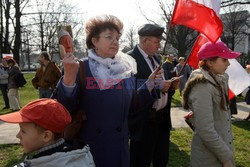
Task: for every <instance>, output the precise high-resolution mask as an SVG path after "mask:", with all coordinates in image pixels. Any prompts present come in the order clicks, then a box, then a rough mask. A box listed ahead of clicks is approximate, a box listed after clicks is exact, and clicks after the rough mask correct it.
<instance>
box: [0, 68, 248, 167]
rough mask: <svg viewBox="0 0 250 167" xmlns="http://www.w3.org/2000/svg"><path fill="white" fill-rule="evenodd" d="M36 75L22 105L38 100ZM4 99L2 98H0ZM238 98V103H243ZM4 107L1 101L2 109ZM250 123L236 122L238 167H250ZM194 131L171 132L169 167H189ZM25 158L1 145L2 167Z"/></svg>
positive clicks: (177, 98)
mask: <svg viewBox="0 0 250 167" xmlns="http://www.w3.org/2000/svg"><path fill="white" fill-rule="evenodd" d="M33 76H34V73H31V74H25V78H26V80H27V84H26V85H25V87H23V88H21V89H20V95H21V105H22V106H24V105H25V104H27V103H28V102H30V101H32V100H34V99H37V98H38V91H37V90H36V89H34V88H33V86H32V85H31V79H32V78H33ZM0 98H2V97H0ZM242 100H243V99H242V98H237V101H242ZM3 106H4V104H3V100H0V108H2V107H3ZM172 106H181V98H180V94H179V90H177V91H176V93H175V95H174V99H173V100H172ZM8 112H10V110H0V114H4V113H8ZM249 131H250V122H249V121H248V122H247V121H245V122H234V123H233V132H234V145H235V159H236V164H237V167H250V142H249V141H250V133H249ZM191 138H192V131H191V130H190V129H188V128H178V129H174V130H173V131H171V143H170V159H169V165H168V167H188V166H189V158H190V144H191ZM22 157H23V153H22V149H21V147H20V146H19V145H15V144H14V145H13V144H10V145H0V167H11V166H13V165H14V164H16V163H18V162H19V161H20V160H21V159H22Z"/></svg>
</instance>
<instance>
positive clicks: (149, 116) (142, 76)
mask: <svg viewBox="0 0 250 167" xmlns="http://www.w3.org/2000/svg"><path fill="white" fill-rule="evenodd" d="M127 54H129V55H131V56H132V57H133V58H134V59H135V60H136V63H137V74H136V75H135V77H136V80H137V83H140V82H142V81H144V82H145V81H146V80H147V79H148V77H149V75H150V74H151V73H152V72H151V69H150V67H149V66H148V64H147V62H146V61H145V59H144V57H143V55H142V54H141V53H140V51H139V49H138V47H137V46H136V47H135V48H134V49H133V50H131V51H129V52H128V53H127ZM155 60H156V61H158V63H159V62H160V56H159V57H155ZM164 75H165V73H164ZM165 77H167V76H166V75H165ZM140 84H142V83H140ZM155 92H156V94H157V95H158V98H159V97H160V90H159V89H153V91H152V93H155ZM171 94H172V93H171ZM169 95H170V94H169ZM168 103H169V102H168ZM152 106H153V105H152ZM152 106H151V107H150V108H148V109H145V110H143V111H141V112H134V111H130V113H129V119H128V125H129V132H130V139H132V140H137V141H138V140H140V139H141V137H142V134H143V133H145V132H146V130H147V126H148V124H149V123H150V122H152V121H155V122H157V123H159V124H161V127H162V128H164V129H166V130H169V128H171V120H170V112H168V111H167V108H169V110H170V106H169V104H167V105H166V106H165V107H164V108H163V109H162V111H161V112H162V117H161V118H160V120H155V119H157V118H156V117H154V114H156V111H155V109H153V108H152Z"/></svg>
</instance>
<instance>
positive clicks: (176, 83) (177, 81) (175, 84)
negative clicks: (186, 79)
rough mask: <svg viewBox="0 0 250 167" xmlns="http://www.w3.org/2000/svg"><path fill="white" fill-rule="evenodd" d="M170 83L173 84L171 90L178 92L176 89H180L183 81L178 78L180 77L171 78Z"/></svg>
mask: <svg viewBox="0 0 250 167" xmlns="http://www.w3.org/2000/svg"><path fill="white" fill-rule="evenodd" d="M170 81H171V82H172V84H171V88H172V89H174V90H176V89H178V88H179V86H180V83H181V79H180V78H178V77H173V78H171V80H170Z"/></svg>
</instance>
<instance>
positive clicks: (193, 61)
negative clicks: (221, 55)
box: [187, 34, 209, 69]
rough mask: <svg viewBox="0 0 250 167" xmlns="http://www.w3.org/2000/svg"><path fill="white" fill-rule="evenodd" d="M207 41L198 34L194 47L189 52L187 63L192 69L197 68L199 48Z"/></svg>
mask: <svg viewBox="0 0 250 167" xmlns="http://www.w3.org/2000/svg"><path fill="white" fill-rule="evenodd" d="M208 41H209V40H208V39H207V38H206V37H205V36H203V35H202V34H200V35H199V36H198V37H197V39H196V41H195V43H194V46H193V48H192V50H191V53H190V56H189V57H188V60H187V63H188V64H189V65H190V66H191V67H193V68H194V69H196V68H198V64H199V58H198V52H199V50H200V48H201V46H202V45H204V44H205V43H207V42H208Z"/></svg>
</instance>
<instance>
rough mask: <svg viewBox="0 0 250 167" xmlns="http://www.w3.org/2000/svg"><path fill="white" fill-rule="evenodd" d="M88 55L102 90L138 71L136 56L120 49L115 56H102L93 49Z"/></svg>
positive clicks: (90, 65) (93, 73)
mask: <svg viewBox="0 0 250 167" xmlns="http://www.w3.org/2000/svg"><path fill="white" fill-rule="evenodd" d="M88 57H89V67H90V71H91V73H92V75H93V76H94V78H95V80H96V82H97V84H98V86H99V88H100V90H105V89H109V88H110V87H111V86H113V85H116V84H117V83H119V82H120V81H121V80H123V79H126V78H130V77H131V76H133V75H135V74H136V73H137V66H136V62H135V60H134V58H132V57H131V56H129V55H127V54H125V53H122V52H120V51H119V52H118V53H117V54H116V55H115V57H114V58H102V57H100V56H98V55H97V54H96V52H95V51H94V50H93V49H91V50H89V52H88Z"/></svg>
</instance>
